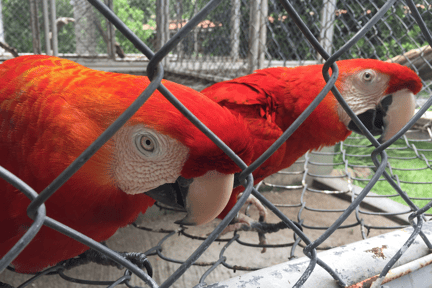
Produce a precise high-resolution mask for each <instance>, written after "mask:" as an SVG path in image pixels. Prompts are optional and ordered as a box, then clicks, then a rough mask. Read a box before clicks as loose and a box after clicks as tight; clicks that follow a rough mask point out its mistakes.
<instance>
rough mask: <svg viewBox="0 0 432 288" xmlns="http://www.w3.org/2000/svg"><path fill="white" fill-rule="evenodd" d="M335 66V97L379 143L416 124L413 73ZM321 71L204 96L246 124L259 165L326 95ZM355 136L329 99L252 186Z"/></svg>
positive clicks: (364, 64) (262, 79)
mask: <svg viewBox="0 0 432 288" xmlns="http://www.w3.org/2000/svg"><path fill="white" fill-rule="evenodd" d="M337 65H338V67H339V77H338V80H337V81H336V84H335V85H336V87H337V89H338V90H339V92H340V93H341V95H342V96H343V97H344V99H345V100H346V101H347V103H348V104H349V106H350V107H351V109H352V110H353V111H354V113H355V114H356V115H357V116H358V117H359V118H360V120H361V121H362V122H363V123H364V125H365V126H366V128H368V130H370V131H371V133H372V134H373V135H380V134H382V136H381V137H380V139H379V141H381V142H384V141H386V140H388V139H389V138H391V137H392V136H393V135H395V134H396V132H398V131H399V130H400V129H401V128H402V127H403V126H404V125H405V124H406V123H407V122H408V120H409V119H411V117H412V116H413V114H414V108H415V101H414V96H413V95H414V94H417V93H418V92H419V91H420V90H421V88H422V84H421V80H420V78H419V77H418V76H417V74H416V73H415V72H413V71H412V70H410V69H409V68H407V67H405V66H401V65H399V64H395V63H387V62H383V61H379V60H372V59H352V60H342V61H338V62H337ZM322 67H323V65H310V66H299V67H295V68H287V67H275V68H267V69H262V70H257V71H255V73H253V74H250V75H247V76H243V77H239V78H236V79H233V80H229V81H223V82H219V83H216V84H214V85H212V86H210V87H208V88H206V89H204V90H202V91H201V93H203V94H204V95H206V96H207V97H209V98H210V99H212V100H214V101H215V102H217V103H218V104H219V105H221V106H222V107H226V108H228V109H229V110H230V111H231V112H232V113H233V114H234V115H236V116H242V117H243V118H244V119H245V122H246V125H247V126H248V128H249V131H250V137H251V138H250V139H249V141H251V142H252V143H253V151H254V154H253V157H252V160H253V161H255V160H256V159H257V158H258V157H259V156H260V155H261V154H262V153H264V151H266V150H267V148H268V147H269V146H270V145H271V144H273V143H274V142H275V140H276V139H277V138H279V136H281V135H282V133H283V132H284V131H285V130H286V129H287V128H288V127H289V126H290V125H291V124H292V123H293V122H294V120H295V119H297V117H298V116H299V115H300V114H301V113H302V112H303V111H304V110H305V109H306V107H307V106H308V105H309V104H310V103H311V102H312V101H313V100H314V99H315V97H316V96H317V95H318V93H319V92H320V91H321V90H322V89H323V87H324V85H325V84H326V82H325V81H324V79H323V76H322V72H321V71H322ZM351 131H355V132H357V133H361V131H360V130H359V128H358V127H357V126H356V125H355V124H354V122H353V121H351V119H350V117H349V116H348V114H347V113H346V112H345V110H343V108H342V107H341V106H340V104H339V102H338V101H337V100H336V98H335V97H334V96H333V93H331V92H329V93H328V95H326V96H325V98H324V100H323V101H322V102H321V103H320V104H319V105H318V107H317V108H316V109H315V110H314V111H313V112H312V114H311V115H310V116H309V117H308V118H307V119H306V120H305V121H304V122H303V124H302V125H301V126H300V127H299V128H298V129H297V130H296V131H295V132H294V133H293V134H292V135H291V137H290V138H288V140H287V141H286V142H285V143H284V144H283V145H282V146H281V147H280V148H279V149H278V150H277V151H276V152H275V153H274V154H273V155H272V156H271V157H270V158H269V159H268V160H267V161H265V162H264V163H263V164H262V165H261V166H260V167H259V168H258V169H256V170H255V171H254V172H253V176H254V182H255V184H257V183H258V182H260V181H261V180H263V179H264V178H266V177H267V176H270V175H271V174H273V173H276V172H277V171H279V170H281V169H284V168H287V167H289V166H291V165H292V164H293V163H294V162H295V161H296V160H297V159H298V158H300V157H301V156H302V155H303V154H305V153H306V152H307V151H310V150H314V149H320V148H322V147H323V146H332V145H335V144H336V143H338V142H340V141H343V140H345V139H346V138H347V137H348V136H349V135H350V134H351ZM241 191H242V189H241V187H238V188H235V189H234V191H233V194H232V196H231V199H230V201H229V203H228V205H227V207H226V208H225V209H224V211H223V212H222V213H221V215H220V216H219V217H220V218H223V217H224V216H225V215H226V213H228V212H229V211H230V209H231V208H232V207H233V205H234V204H235V203H236V201H237V195H238V194H239V192H241ZM251 201H253V202H254V203H255V204H256V205H257V206H258V208H259V210H260V214H261V215H263V216H264V215H265V209H264V208H263V207H262V206H260V205H259V204H257V202H256V201H257V200H256V199H251ZM240 220H243V219H240ZM248 221H249V220H245V221H243V222H244V223H249V222H248ZM241 222H242V221H241ZM232 227H235V226H232Z"/></svg>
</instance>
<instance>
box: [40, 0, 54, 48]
mask: <svg viewBox="0 0 432 288" xmlns="http://www.w3.org/2000/svg"><path fill="white" fill-rule="evenodd" d="M42 14H43V18H44V32H45V53H46V55H52V54H51V43H50V29H49V13H48V0H42Z"/></svg>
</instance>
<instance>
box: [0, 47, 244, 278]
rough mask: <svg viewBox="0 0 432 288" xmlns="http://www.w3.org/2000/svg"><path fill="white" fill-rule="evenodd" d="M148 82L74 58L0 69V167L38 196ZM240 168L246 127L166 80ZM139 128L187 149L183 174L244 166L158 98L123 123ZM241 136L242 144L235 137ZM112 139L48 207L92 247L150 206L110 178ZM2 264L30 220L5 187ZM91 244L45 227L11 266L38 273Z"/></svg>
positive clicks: (21, 201) (21, 199)
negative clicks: (93, 67) (93, 242)
mask: <svg viewBox="0 0 432 288" xmlns="http://www.w3.org/2000/svg"><path fill="white" fill-rule="evenodd" d="M149 83H150V82H149V80H148V79H147V77H140V76H131V75H122V74H116V73H107V72H100V71H95V70H91V69H88V68H85V67H83V66H81V65H79V64H76V63H74V62H72V61H69V60H64V59H60V58H56V57H48V56H41V55H34V56H23V57H19V58H15V59H12V60H8V61H6V62H4V63H3V64H1V65H0V113H1V114H0V135H1V138H0V165H1V166H3V167H4V168H6V169H8V170H9V171H10V172H12V173H13V174H15V175H16V176H18V177H19V178H21V179H22V180H23V181H24V182H26V183H27V184H28V185H30V186H31V187H32V188H33V189H34V190H35V191H37V192H41V191H42V190H43V189H44V188H45V187H46V186H47V185H48V184H49V183H51V181H53V180H54V179H55V178H56V177H57V176H58V175H59V174H60V173H61V172H62V171H63V170H64V169H65V168H66V167H67V166H68V165H69V164H70V163H71V162H72V161H73V160H75V159H76V157H78V156H79V155H80V154H81V153H82V152H83V151H84V150H85V149H86V148H87V147H88V145H90V144H91V143H92V142H93V141H94V140H95V139H96V138H97V137H98V136H99V135H100V134H101V133H102V132H103V131H104V130H105V129H106V128H107V127H108V126H109V125H110V124H111V123H112V122H113V121H114V120H115V119H116V118H117V117H118V116H119V115H120V114H121V113H122V112H123V111H124V110H125V109H126V108H127V107H128V106H129V105H130V104H131V103H132V102H133V101H134V100H135V99H136V98H137V97H138V95H139V94H140V93H141V92H142V91H143V90H144V89H145V88H146V87H147V86H148V84H149ZM162 83H163V84H164V85H165V86H166V87H167V88H168V89H169V90H170V91H171V92H173V94H174V95H175V96H177V98H178V99H179V100H180V101H181V102H182V103H183V104H184V105H185V106H186V107H187V108H188V109H189V110H191V112H193V113H194V114H195V115H196V116H197V117H198V118H199V119H200V120H201V121H202V122H203V123H204V124H205V125H207V127H209V128H210V129H211V130H212V131H213V132H214V133H215V134H216V135H218V136H219V137H220V138H221V139H222V140H223V141H224V142H225V143H226V144H227V145H228V146H230V147H231V148H232V149H233V150H234V151H235V152H236V153H237V154H238V155H239V156H240V157H241V158H243V159H244V161H246V162H249V160H250V158H251V153H250V147H249V145H250V144H249V142H248V139H247V138H249V137H246V138H245V137H244V135H248V133H249V132H248V131H247V130H246V127H245V125H244V123H243V121H241V120H240V119H238V118H237V117H235V116H233V115H232V114H231V113H230V112H229V111H228V110H227V109H226V108H222V107H220V106H219V105H217V104H216V103H214V102H213V101H211V100H209V99H208V98H206V97H203V96H202V95H201V94H200V93H199V92H196V91H194V90H192V89H190V88H187V87H184V86H181V85H178V84H175V83H172V82H169V81H165V80H164V81H163V82H162ZM137 123H142V124H144V125H146V126H147V127H150V128H153V129H154V130H156V131H158V132H160V133H163V134H166V135H169V136H171V137H172V138H174V139H177V140H178V141H179V142H180V143H182V144H183V145H185V146H187V147H188V148H189V155H188V159H187V160H186V162H185V164H184V166H183V170H182V172H181V175H182V176H183V177H185V178H191V177H198V176H201V175H203V174H205V173H206V172H207V171H209V170H217V171H219V172H221V173H226V174H228V173H235V172H239V171H240V169H239V168H238V167H237V165H235V164H234V162H233V161H232V160H231V159H229V158H228V157H227V156H226V155H225V154H224V153H223V152H222V151H221V150H220V149H219V148H218V147H217V146H216V145H215V144H214V143H213V142H211V141H210V140H209V139H208V138H207V137H206V136H205V135H204V134H203V133H202V132H201V131H199V130H198V129H197V128H196V127H195V126H194V125H193V124H191V123H190V122H189V121H188V120H187V119H186V118H185V117H184V116H183V115H182V114H181V113H180V112H179V111H178V110H177V109H175V108H174V106H173V105H172V104H171V103H169V102H168V101H167V100H166V99H165V97H163V96H162V95H161V94H160V93H159V92H158V91H156V92H155V93H153V95H152V96H151V97H150V99H149V100H148V101H147V102H146V103H145V104H144V105H143V107H142V108H141V109H140V110H139V111H138V112H137V113H136V114H135V115H134V116H133V117H132V118H131V119H130V121H128V123H127V124H126V125H133V124H137ZM239 135H241V137H239ZM112 150H113V142H112V140H110V141H108V142H107V143H106V144H105V145H104V146H103V147H102V148H101V149H100V150H99V151H98V152H97V153H96V154H95V155H94V156H93V157H91V158H90V159H89V160H88V162H87V163H86V164H84V166H83V167H82V168H81V169H80V170H79V171H78V172H77V173H76V174H75V175H74V176H72V178H71V179H69V180H68V181H67V182H66V183H65V184H64V185H63V186H62V187H61V188H60V189H59V190H58V191H57V192H56V193H55V194H54V195H53V196H52V197H51V198H50V199H48V201H47V202H46V203H45V204H46V207H47V215H48V216H49V217H52V218H53V219H55V220H58V221H60V222H61V223H63V224H65V225H68V226H70V227H71V228H73V229H76V230H77V231H79V232H81V233H83V234H85V235H87V236H89V237H91V238H93V239H94V240H96V241H103V240H106V239H108V238H109V237H110V236H111V235H113V234H114V233H115V231H116V230H117V229H118V228H120V227H123V226H125V225H127V224H129V223H131V222H132V221H134V220H135V218H136V217H137V216H138V214H139V212H143V213H144V212H145V211H146V209H147V208H148V207H149V206H151V205H152V204H153V203H154V200H153V199H151V198H150V197H148V196H146V195H145V194H137V195H128V194H126V193H124V192H123V191H121V190H120V189H119V188H117V187H116V185H115V183H114V182H113V180H112V176H111V170H110V169H112V167H111V166H112V165H113V163H111V162H110V161H111V159H112V157H111V153H112ZM0 182H1V183H0V185H1V187H2V189H1V192H0V229H1V231H2V233H0V257H2V256H3V255H4V254H5V253H7V251H9V249H10V248H11V247H12V246H13V245H14V244H15V243H16V242H17V241H18V239H19V238H20V237H21V236H22V235H23V234H24V233H25V231H26V230H27V229H28V227H29V226H30V225H31V224H32V223H33V221H32V220H31V219H30V218H29V217H28V216H27V214H26V209H27V206H28V205H29V203H30V200H29V199H27V198H26V197H25V196H24V194H22V193H20V192H19V191H18V190H16V189H15V188H13V187H12V186H11V185H9V184H7V183H6V182H5V181H4V180H0ZM87 249H88V247H87V246H85V245H83V244H81V243H79V242H77V241H75V240H73V239H71V238H69V237H67V236H64V235H63V234H61V233H59V232H56V231H54V230H52V229H51V228H48V227H46V226H44V227H42V229H41V230H40V232H39V233H38V234H37V236H36V238H35V239H33V240H32V241H31V242H30V244H29V245H28V246H27V247H26V248H25V249H24V250H23V251H22V253H21V254H20V255H19V256H18V257H17V258H16V259H15V260H14V262H13V264H14V265H15V268H16V270H17V271H18V272H27V273H28V272H37V271H40V270H41V269H43V268H45V267H47V266H49V265H54V264H56V263H58V262H59V261H62V260H65V259H69V258H72V257H74V256H77V255H79V254H80V253H82V252H84V251H85V250H87Z"/></svg>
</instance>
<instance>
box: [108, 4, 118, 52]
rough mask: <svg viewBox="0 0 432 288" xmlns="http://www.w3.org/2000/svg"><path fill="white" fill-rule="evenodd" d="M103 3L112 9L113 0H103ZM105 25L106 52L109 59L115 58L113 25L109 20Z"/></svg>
mask: <svg viewBox="0 0 432 288" xmlns="http://www.w3.org/2000/svg"><path fill="white" fill-rule="evenodd" d="M105 4H106V5H107V6H108V8H110V9H111V10H113V7H114V3H113V0H105ZM106 24H107V25H106V26H107V37H108V41H107V43H106V44H107V54H108V58H109V59H113V60H115V56H116V51H115V34H114V26H113V25H112V24H111V22H109V21H106Z"/></svg>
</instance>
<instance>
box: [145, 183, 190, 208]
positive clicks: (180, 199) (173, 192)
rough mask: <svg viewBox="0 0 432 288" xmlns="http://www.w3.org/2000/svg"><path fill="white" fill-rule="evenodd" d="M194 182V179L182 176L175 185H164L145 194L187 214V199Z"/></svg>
mask: <svg viewBox="0 0 432 288" xmlns="http://www.w3.org/2000/svg"><path fill="white" fill-rule="evenodd" d="M192 182H193V179H186V178H183V177H182V176H180V177H178V178H177V180H176V182H175V183H167V184H163V185H161V186H159V187H157V188H155V189H152V190H150V191H147V192H145V194H146V195H148V196H150V197H151V198H153V199H154V200H156V201H158V202H160V203H162V204H164V205H167V206H169V207H172V208H176V209H180V210H183V211H185V212H186V205H185V203H186V197H187V195H188V192H189V185H190V184H191V183H192Z"/></svg>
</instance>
